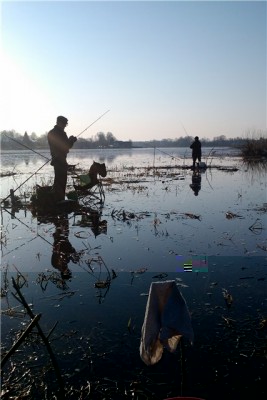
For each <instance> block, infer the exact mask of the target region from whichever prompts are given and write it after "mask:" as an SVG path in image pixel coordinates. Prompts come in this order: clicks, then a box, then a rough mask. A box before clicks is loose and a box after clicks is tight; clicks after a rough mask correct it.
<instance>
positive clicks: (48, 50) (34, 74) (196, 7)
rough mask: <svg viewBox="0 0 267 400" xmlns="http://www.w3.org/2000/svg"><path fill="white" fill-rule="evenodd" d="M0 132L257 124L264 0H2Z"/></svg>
mask: <svg viewBox="0 0 267 400" xmlns="http://www.w3.org/2000/svg"><path fill="white" fill-rule="evenodd" d="M0 15H1V35H0V36H1V60H0V92H1V94H0V113H1V114H0V132H1V131H3V130H15V131H16V132H19V133H22V134H23V133H24V132H25V131H26V132H27V133H28V134H31V133H32V132H35V133H36V134H37V135H38V136H40V135H43V134H44V133H46V132H48V131H49V130H50V129H52V128H53V126H54V125H55V123H56V117H57V116H58V115H63V116H66V117H67V118H68V120H69V124H68V127H67V129H66V132H67V133H68V134H69V135H79V134H80V133H81V132H82V131H83V130H85V129H86V128H87V127H88V126H89V125H91V124H92V123H93V122H94V121H95V120H96V119H98V118H99V117H100V116H101V115H102V114H103V113H105V112H106V111H108V110H109V112H108V113H107V114H105V115H104V116H103V117H102V118H100V119H99V120H98V121H97V122H96V123H95V124H93V125H92V126H91V127H90V128H89V129H88V130H86V131H85V132H84V133H83V134H82V135H81V136H80V137H83V138H85V139H86V138H89V137H93V136H94V135H95V134H96V133H97V132H104V133H107V132H112V133H113V135H114V136H115V137H116V138H117V139H118V140H129V139H131V140H141V141H143V140H153V139H167V138H168V139H175V138H177V137H180V136H186V135H187V134H188V135H190V136H195V135H198V136H200V137H202V138H203V137H205V138H209V139H212V138H213V137H216V136H219V135H225V136H226V137H227V138H232V137H237V136H239V137H245V136H246V135H247V134H248V133H251V132H257V131H263V132H266V2H265V1H259V2H257V1H251V2H250V1H235V2H231V1H206V2H202V1H184V2H183V1H38V0H35V1H16V2H15V1H2V2H1V9H0Z"/></svg>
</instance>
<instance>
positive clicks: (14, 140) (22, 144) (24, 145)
mask: <svg viewBox="0 0 267 400" xmlns="http://www.w3.org/2000/svg"><path fill="white" fill-rule="evenodd" d="M4 135H5V137H7V138H8V139H10V140H13V142H15V143H18V144H20V145H21V146H23V147H25V149H28V150H31V151H33V152H34V153H36V154H38V156H41V157H43V158H45V159H46V160H48V161H50V159H49V158H48V157H46V156H44V155H43V154H41V153H39V152H38V151H36V150H34V149H32V148H31V147H29V146H26V144H24V143H21V142H19V141H18V140H16V139H14V138H12V137H10V136H8V135H6V134H5V133H4Z"/></svg>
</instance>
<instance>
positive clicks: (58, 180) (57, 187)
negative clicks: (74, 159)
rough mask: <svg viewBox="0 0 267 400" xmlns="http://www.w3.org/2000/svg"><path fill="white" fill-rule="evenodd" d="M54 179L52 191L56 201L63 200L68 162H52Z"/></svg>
mask: <svg viewBox="0 0 267 400" xmlns="http://www.w3.org/2000/svg"><path fill="white" fill-rule="evenodd" d="M54 171H55V179H54V185H53V192H54V195H55V200H56V201H61V200H65V191H66V185H67V171H68V164H67V163H66V164H62V163H54Z"/></svg>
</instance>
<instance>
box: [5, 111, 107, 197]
mask: <svg viewBox="0 0 267 400" xmlns="http://www.w3.org/2000/svg"><path fill="white" fill-rule="evenodd" d="M109 111H110V110H107V111H105V112H104V113H103V114H102V115H100V117H98V118H97V119H96V120H95V121H94V122H92V123H91V124H90V125H89V126H87V128H85V129H84V130H83V131H82V132H80V133H79V134H78V135H77V136H76V137H79V136H81V134H82V133H84V132H85V131H87V130H88V129H89V128H90V127H91V126H92V125H94V124H95V123H96V122H97V121H99V120H100V119H101V118H102V117H104V115H106V114H107V113H108V112H109ZM19 143H20V142H19ZM20 144H22V143H20ZM28 149H29V150H32V151H33V152H34V153H37V152H36V151H34V150H33V149H31V148H30V147H28ZM37 154H39V155H41V154H40V153H37ZM42 157H45V156H43V155H42ZM45 158H46V159H47V161H46V162H45V163H44V164H43V165H42V166H41V167H40V168H38V169H37V171H35V172H34V173H33V174H31V175H30V176H29V178H27V179H26V181H24V182H22V183H21V184H20V185H19V187H17V189H15V190H13V191H12V193H10V194H9V195H8V196H7V197H5V198H4V199H3V200H1V203H3V202H4V201H6V200H7V199H8V198H9V197H10V196H12V195H13V194H14V193H15V192H16V191H17V190H18V189H19V188H21V186H23V185H24V184H25V183H26V182H27V181H28V180H29V179H31V178H32V177H33V176H34V175H35V174H37V172H39V171H40V170H41V169H42V168H43V167H44V166H45V165H46V164H47V163H48V162H49V161H51V158H50V159H49V158H48V157H45ZM1 203H0V204H1Z"/></svg>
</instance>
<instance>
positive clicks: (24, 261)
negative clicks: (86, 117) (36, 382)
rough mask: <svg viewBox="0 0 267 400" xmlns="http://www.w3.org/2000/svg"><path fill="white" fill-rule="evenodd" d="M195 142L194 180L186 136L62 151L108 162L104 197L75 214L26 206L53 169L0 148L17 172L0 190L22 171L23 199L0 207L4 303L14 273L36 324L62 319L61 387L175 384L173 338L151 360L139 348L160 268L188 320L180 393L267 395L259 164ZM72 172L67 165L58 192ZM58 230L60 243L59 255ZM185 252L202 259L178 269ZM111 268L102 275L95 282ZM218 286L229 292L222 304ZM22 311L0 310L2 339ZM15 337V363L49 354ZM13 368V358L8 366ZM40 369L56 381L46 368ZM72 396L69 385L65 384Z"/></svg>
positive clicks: (39, 360)
mask: <svg viewBox="0 0 267 400" xmlns="http://www.w3.org/2000/svg"><path fill="white" fill-rule="evenodd" d="M203 153H204V156H203V161H205V162H206V163H207V165H208V166H209V167H210V168H208V169H207V170H206V171H205V172H203V173H201V175H200V177H198V188H197V190H196V187H195V186H194V182H195V181H194V182H193V180H194V179H195V178H194V177H193V172H192V171H191V170H190V169H188V168H185V167H186V166H190V165H191V159H190V151H188V150H186V149H156V150H155V151H154V149H132V150H97V151H76V152H75V151H73V152H70V154H69V159H68V160H69V163H70V164H75V165H76V168H78V169H81V170H85V171H86V170H88V169H89V167H90V165H91V163H92V161H93V160H95V161H100V162H105V163H106V166H107V169H108V175H107V178H106V179H105V180H104V182H103V183H104V189H105V202H104V204H102V206H101V205H100V204H99V203H98V202H97V201H91V200H90V199H86V198H85V199H84V203H83V205H84V209H83V213H80V212H77V213H69V214H65V215H61V216H60V217H53V218H51V217H49V216H37V215H36V214H35V213H34V212H32V210H31V209H30V208H29V206H28V204H29V198H28V194H29V193H30V192H32V190H33V187H34V186H35V185H36V184H43V185H44V184H46V185H47V184H51V182H52V180H53V169H52V167H51V166H50V165H49V163H48V164H47V165H46V166H45V167H44V168H42V169H41V170H40V171H39V172H38V173H37V174H34V175H33V176H32V177H31V175H32V174H33V173H34V172H35V171H36V170H38V169H39V168H40V167H41V166H42V165H43V164H44V163H45V162H46V160H45V159H44V158H42V157H39V156H37V155H33V154H32V153H30V152H24V151H23V152H20V153H19V154H15V153H12V152H5V153H2V154H1V163H2V172H10V171H14V172H16V175H14V176H9V177H2V178H1V190H2V193H1V197H2V198H5V197H6V196H8V194H9V189H10V188H13V189H16V188H17V187H19V186H20V185H21V184H22V183H23V182H25V180H26V179H27V178H29V177H31V178H30V179H29V180H28V181H27V182H26V183H24V184H23V185H22V186H21V188H20V189H19V190H17V191H16V195H17V196H20V198H21V201H22V203H23V204H22V206H21V207H18V208H17V209H13V210H12V209H11V208H9V207H7V208H3V209H2V210H1V225H2V236H1V237H2V241H1V254H2V264H1V265H2V266H1V269H2V271H1V272H2V288H3V287H4V286H5V285H8V287H7V288H6V296H4V297H2V300H1V307H2V310H7V309H10V307H17V306H18V305H19V303H18V301H17V300H15V299H14V297H13V296H12V295H11V291H13V292H14V289H13V288H12V283H11V277H12V276H13V277H14V278H16V277H17V276H18V274H19V273H20V274H22V275H23V277H24V279H25V282H24V280H23V278H21V277H20V281H21V280H23V282H24V284H23V282H22V283H21V284H23V287H22V292H23V294H24V296H25V298H26V299H27V301H28V302H29V303H31V304H33V306H34V312H35V313H36V314H37V313H42V317H41V322H40V324H41V326H42V328H43V329H44V330H45V331H46V332H48V331H49V330H50V329H51V328H52V327H53V325H54V324H55V322H56V321H58V325H57V327H56V329H55V331H54V333H53V342H52V344H53V348H54V349H55V353H56V354H57V358H58V360H59V364H60V367H61V369H62V375H63V378H64V381H65V382H66V387H68V388H70V387H71V386H73V387H74V389H75V388H78V387H80V388H81V387H82V386H86V382H87V381H90V382H91V385H92V388H91V390H92V393H91V397H88V398H92V399H98V398H99V399H100V398H101V399H102V398H104V396H106V397H105V398H110V399H119V398H138V397H133V395H132V394H133V393H134V392H133V388H135V385H137V387H138V388H139V389H140V391H139V398H140V399H143V398H148V399H164V398H166V397H168V396H169V397H172V396H174V395H179V394H180V381H181V379H180V378H181V368H180V349H178V350H177V352H176V353H175V354H168V353H164V356H163V358H162V360H161V361H160V362H159V363H158V364H157V365H155V366H153V367H146V366H145V364H143V362H142V360H141V359H140V357H139V343H140V331H141V326H142V323H143V319H144V312H145V307H146V302H147V296H146V294H147V293H148V291H149V287H150V284H151V282H152V281H156V280H158V279H159V278H154V276H158V275H159V274H165V275H162V276H163V279H175V280H176V281H177V284H178V285H179V288H180V290H181V292H182V294H183V295H184V297H185V299H186V301H187V304H188V307H189V310H190V313H191V315H192V325H193V328H194V333H195V343H194V346H193V347H190V346H189V345H188V344H186V348H185V356H186V360H187V361H186V379H187V382H186V385H185V387H184V393H185V394H187V395H192V396H193V395H194V396H199V397H203V398H205V399H226V398H227V399H236V398H242V395H243V393H244V394H247V395H248V394H249V395H251V396H253V398H256V397H255V396H254V394H255V392H256V391H257V393H258V397H257V398H259V399H261V398H262V399H263V398H265V394H266V390H267V389H266V367H267V365H266V356H267V353H266V352H267V349H266V328H265V329H264V328H263V329H259V327H261V325H260V322H261V321H262V320H263V319H266V318H267V316H266V305H267V294H266V289H267V288H266V279H267V277H266V275H267V274H266V268H267V260H266V250H267V242H266V211H267V199H266V171H265V170H264V168H258V169H256V170H251V169H250V168H248V167H247V166H246V165H244V164H243V163H242V161H241V159H240V158H239V157H238V155H237V154H236V152H234V151H232V150H230V149H213V151H212V152H211V149H204V152H203ZM42 154H44V155H45V156H46V157H49V153H48V152H43V153H42ZM153 167H156V168H157V169H156V173H155V170H154V169H153ZM160 167H162V169H160ZM192 179H193V180H192ZM74 180H75V177H73V176H69V181H68V183H69V186H68V191H71V190H72V184H73V181H74ZM192 184H193V188H192ZM193 189H194V190H193ZM196 191H197V192H198V195H196V193H195V192H196ZM89 208H90V211H91V212H89ZM92 213H93V214H92ZM230 217H231V218H230ZM59 236H60V238H61V239H62V242H63V247H62V248H61V251H62V252H63V253H64V254H65V255H66V254H67V256H65V257H63V259H61V262H59V260H58V258H57V254H58V253H57V251H58V246H59ZM64 246H65V247H64ZM188 260H193V261H196V260H205V262H206V264H205V268H207V271H206V272H199V273H196V272H186V273H185V272H182V271H183V263H184V262H185V261H188ZM112 270H113V271H114V273H115V275H116V277H115V278H114V279H112V280H111V284H110V285H109V286H108V287H106V288H95V283H97V282H99V281H105V280H106V279H108V278H109V277H110V276H111V271H112ZM133 271H135V272H133ZM140 272H142V273H140ZM115 275H113V277H114V276H115ZM164 276H165V278H164ZM62 277H63V278H62ZM223 289H226V290H227V291H228V292H229V293H230V294H231V295H232V297H233V303H232V305H231V307H229V308H228V307H227V306H226V303H225V300H224V297H223V294H222V291H223ZM21 309H22V306H21V307H19V308H18V309H17V308H16V309H15V310H21ZM229 318H230V319H229ZM129 321H130V322H129ZM27 324H28V319H27V318H22V317H21V316H18V315H16V314H15V312H14V315H12V316H10V315H6V313H4V315H2V343H3V346H4V349H5V350H6V349H9V348H10V347H11V344H12V343H13V342H14V337H15V336H16V335H17V334H18V332H19V331H20V330H21V329H25V327H26V326H27ZM20 350H21V352H18V353H17V354H16V356H13V358H11V360H13V361H15V360H17V363H18V362H21V361H23V360H24V361H25V364H21V365H20V367H17V372H18V373H19V374H23V373H24V372H25V371H26V369H27V368H28V367H29V368H30V369H31V370H32V367H33V366H34V365H35V366H36V371H38V368H39V369H40V370H41V369H42V365H45V364H46V362H47V359H46V355H45V351H44V349H43V348H41V349H40V347H39V344H37V343H35V344H34V343H28V344H27V345H26V344H25V345H24V346H22V347H21V348H20ZM22 350H23V351H22ZM11 369H12V365H11V363H10V362H9V363H8V364H7V365H6V366H5V369H4V372H6V373H10V371H11ZM13 373H14V372H13ZM39 373H41V372H40V371H39ZM42 373H43V372H42ZM36 374H37V372H36ZM3 379H7V377H6V376H5V374H4V377H3ZM45 379H48V382H50V384H49V385H48V386H49V390H50V391H52V390H53V388H54V387H55V383H53V382H54V381H55V379H54V377H53V376H52V377H51V376H50V375H49V374H48V375H46V378H45ZM97 382H101V384H100V383H97ZM133 382H135V384H133ZM137 382H139V383H137ZM24 384H25V386H27V384H28V382H27V378H25V382H24ZM74 389H73V390H74ZM105 390H106V391H105ZM135 390H137V389H136V388H135ZM131 391H132V392H131ZM50 393H51V392H50ZM122 393H127V394H125V395H124V396H123V395H122ZM137 393H138V392H136V394H135V396H137ZM35 396H36V395H35ZM75 396H76V397H75ZM119 396H122V397H119ZM127 396H128V397H127ZM131 396H132V397H131ZM32 398H34V396H33V397H32ZM36 398H41V397H36ZM42 398H45V397H42ZM48 398H49V397H48ZM69 398H74V399H75V398H78V397H77V393H76V395H75V394H73V395H71V391H69ZM84 398H86V397H84Z"/></svg>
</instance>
